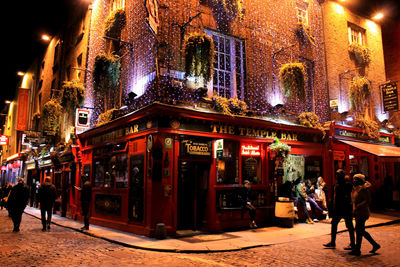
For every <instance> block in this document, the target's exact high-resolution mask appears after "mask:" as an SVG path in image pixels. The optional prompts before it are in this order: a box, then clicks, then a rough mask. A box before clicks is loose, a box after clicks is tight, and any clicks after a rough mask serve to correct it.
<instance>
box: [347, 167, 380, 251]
mask: <svg viewBox="0 0 400 267" xmlns="http://www.w3.org/2000/svg"><path fill="white" fill-rule="evenodd" d="M353 186H354V187H353V191H352V192H351V199H352V201H353V214H354V217H355V219H356V246H355V248H354V249H353V250H352V251H351V252H350V253H349V254H350V255H356V256H360V255H361V242H362V238H363V237H365V239H367V240H368V241H369V242H370V243H371V245H372V250H371V251H370V252H371V253H375V252H376V251H377V250H378V249H379V248H380V247H381V246H380V245H379V244H378V243H376V242H375V240H374V239H373V238H372V237H371V235H370V234H369V233H368V232H367V231H365V222H366V221H367V220H368V218H369V205H370V203H371V195H370V192H369V188H370V187H371V184H370V183H369V182H366V181H365V176H364V175H363V174H356V175H354V177H353Z"/></svg>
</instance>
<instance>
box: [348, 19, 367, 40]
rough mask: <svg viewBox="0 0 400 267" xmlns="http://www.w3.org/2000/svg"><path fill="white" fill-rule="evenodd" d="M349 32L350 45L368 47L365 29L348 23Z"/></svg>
mask: <svg viewBox="0 0 400 267" xmlns="http://www.w3.org/2000/svg"><path fill="white" fill-rule="evenodd" d="M347 32H348V39H349V44H352V43H353V42H356V43H358V44H359V45H366V42H365V29H363V28H361V27H359V26H357V25H355V24H353V23H350V22H348V23H347Z"/></svg>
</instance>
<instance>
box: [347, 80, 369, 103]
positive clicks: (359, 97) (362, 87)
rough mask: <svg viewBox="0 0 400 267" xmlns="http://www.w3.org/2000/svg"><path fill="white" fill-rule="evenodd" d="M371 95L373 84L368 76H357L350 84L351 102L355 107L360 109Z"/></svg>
mask: <svg viewBox="0 0 400 267" xmlns="http://www.w3.org/2000/svg"><path fill="white" fill-rule="evenodd" d="M370 95H371V84H370V82H369V80H368V79H367V78H366V77H358V76H355V77H354V78H353V80H352V81H351V84H350V102H351V105H352V107H353V108H354V109H356V110H359V109H360V108H361V107H362V106H363V105H364V103H365V101H366V100H367V99H368V97H369V96H370Z"/></svg>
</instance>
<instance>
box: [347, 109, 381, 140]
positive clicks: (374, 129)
mask: <svg viewBox="0 0 400 267" xmlns="http://www.w3.org/2000/svg"><path fill="white" fill-rule="evenodd" d="M352 126H354V127H357V128H360V129H362V130H363V135H364V136H365V137H367V138H368V139H371V140H375V141H378V140H379V138H380V134H379V124H378V123H377V122H376V121H374V120H371V119H368V118H365V117H364V116H361V115H357V116H355V118H354V121H353V123H352Z"/></svg>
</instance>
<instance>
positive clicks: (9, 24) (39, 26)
mask: <svg viewBox="0 0 400 267" xmlns="http://www.w3.org/2000/svg"><path fill="white" fill-rule="evenodd" d="M78 1H87V0H36V1H32V0H22V1H3V2H4V3H3V5H2V10H3V15H2V16H0V18H1V25H3V27H2V29H3V32H2V44H3V45H4V46H5V49H3V54H4V55H3V58H4V60H3V64H4V66H3V68H2V70H3V71H1V72H0V73H1V74H0V75H1V82H2V89H1V94H0V110H2V108H3V106H4V100H6V99H13V97H14V94H15V89H16V87H17V86H19V84H20V80H21V77H19V76H17V74H16V73H17V71H19V70H21V71H25V70H27V69H28V68H29V66H30V65H31V63H32V62H33V60H34V58H35V57H37V56H40V55H41V54H42V53H43V51H44V49H45V48H46V45H47V44H46V43H44V42H43V41H41V39H40V37H41V35H42V34H43V33H48V34H54V33H56V32H57V31H58V30H59V29H60V28H61V26H62V25H64V24H65V20H66V12H67V11H68V10H69V9H70V6H71V4H73V3H76V2H78ZM245 1H252V0H245ZM347 2H348V4H349V5H351V3H353V6H354V7H357V8H361V11H362V12H363V13H364V14H365V15H367V16H371V15H372V14H373V13H374V12H375V11H378V10H381V9H383V10H384V11H385V13H386V14H387V15H389V16H390V17H394V16H399V13H398V12H399V8H398V7H399V3H400V0H347Z"/></svg>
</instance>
